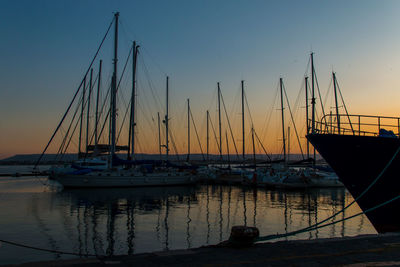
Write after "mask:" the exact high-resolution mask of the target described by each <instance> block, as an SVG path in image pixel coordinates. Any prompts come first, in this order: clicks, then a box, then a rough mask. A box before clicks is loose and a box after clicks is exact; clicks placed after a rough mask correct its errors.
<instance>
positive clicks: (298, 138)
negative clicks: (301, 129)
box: [283, 85, 304, 159]
mask: <svg viewBox="0 0 400 267" xmlns="http://www.w3.org/2000/svg"><path fill="white" fill-rule="evenodd" d="M283 91H284V92H285V97H286V103H287V105H288V108H289V113H290V118H292V122H293V127H294V131H295V133H296V137H297V142H298V144H299V148H300V152H301V157H302V158H303V159H304V153H303V149H302V147H301V143H300V137H299V134H298V132H297V127H296V124H295V123H294V119H293V114H292V109H291V108H290V104H289V98H288V96H287V94H286V87H285V85H283ZM288 134H289V133H288Z"/></svg>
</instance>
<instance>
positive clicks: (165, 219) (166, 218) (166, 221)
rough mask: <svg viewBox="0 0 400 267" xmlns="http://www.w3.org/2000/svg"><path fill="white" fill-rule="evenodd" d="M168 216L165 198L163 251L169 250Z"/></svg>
mask: <svg viewBox="0 0 400 267" xmlns="http://www.w3.org/2000/svg"><path fill="white" fill-rule="evenodd" d="M168 216H169V197H168V196H167V199H166V202H165V218H164V227H165V250H169V243H168V240H169V236H168V233H169V227H168Z"/></svg>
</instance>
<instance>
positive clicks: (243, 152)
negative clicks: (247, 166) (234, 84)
mask: <svg viewBox="0 0 400 267" xmlns="http://www.w3.org/2000/svg"><path fill="white" fill-rule="evenodd" d="M243 83H244V81H243V80H242V138H243V142H242V156H243V160H244V159H245V156H244V155H245V136H244V85H243Z"/></svg>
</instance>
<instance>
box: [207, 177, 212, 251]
mask: <svg viewBox="0 0 400 267" xmlns="http://www.w3.org/2000/svg"><path fill="white" fill-rule="evenodd" d="M208 187H209V185H207V194H206V196H207V202H206V222H207V238H206V244H209V242H210V228H211V226H210V192H209V188H208Z"/></svg>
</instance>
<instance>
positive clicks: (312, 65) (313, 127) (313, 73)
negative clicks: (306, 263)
mask: <svg viewBox="0 0 400 267" xmlns="http://www.w3.org/2000/svg"><path fill="white" fill-rule="evenodd" d="M314 80H315V70H314V53H311V94H312V98H311V113H312V114H311V121H312V122H311V133H313V134H314V133H315V85H314V83H315V82H314ZM313 165H315V147H314V160H313Z"/></svg>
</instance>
